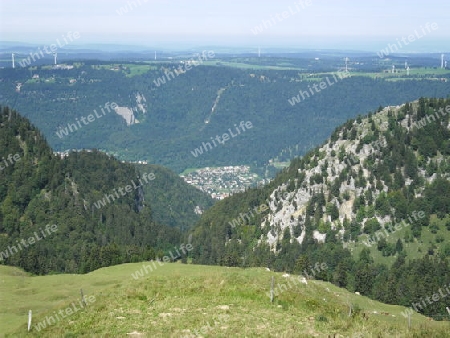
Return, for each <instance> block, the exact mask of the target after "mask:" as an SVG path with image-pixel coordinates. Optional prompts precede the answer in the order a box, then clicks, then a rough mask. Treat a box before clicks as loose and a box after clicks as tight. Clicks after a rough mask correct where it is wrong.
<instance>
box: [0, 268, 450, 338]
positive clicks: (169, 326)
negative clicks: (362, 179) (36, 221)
mask: <svg viewBox="0 0 450 338" xmlns="http://www.w3.org/2000/svg"><path fill="white" fill-rule="evenodd" d="M145 264H150V262H146V263H145ZM142 266H143V263H133V264H124V265H118V266H113V267H108V268H102V269H99V270H97V271H94V272H92V273H89V274H86V275H49V276H34V277H33V276H30V275H28V274H26V273H24V272H23V271H21V270H20V269H17V268H12V267H6V266H0V302H1V304H2V307H1V311H0V332H2V333H4V335H5V337H200V336H201V337H328V336H329V335H331V337H333V335H334V334H336V337H447V336H448V335H447V333H448V332H449V330H450V323H449V322H434V321H429V320H428V319H427V318H426V317H424V316H421V315H419V314H416V313H414V314H413V315H412V327H411V330H408V327H407V320H406V319H405V318H404V317H403V316H402V315H401V311H403V310H404V309H405V308H403V307H400V306H392V305H385V304H382V303H379V302H376V301H372V300H370V299H368V298H366V297H363V296H359V295H356V294H353V293H350V292H348V291H346V290H344V289H340V288H338V287H336V286H334V285H332V284H330V283H327V282H322V281H314V280H310V281H308V284H307V285H305V284H302V283H300V282H298V279H297V278H294V276H291V277H288V278H285V277H282V274H281V273H273V272H270V271H266V270H265V269H263V268H251V269H241V268H227V267H217V266H199V265H192V264H188V265H185V264H179V263H168V264H164V265H162V266H159V265H158V264H156V263H153V267H155V266H156V268H154V269H153V271H151V272H150V271H149V273H148V274H145V275H144V276H142V277H140V278H138V279H135V278H133V277H132V274H135V273H136V271H138V270H140V269H141V268H142ZM272 276H274V277H275V290H282V292H279V294H278V295H277V296H276V297H275V300H274V302H273V303H271V302H270V298H269V296H268V292H269V289H270V281H271V277H272ZM135 277H136V275H135ZM288 280H289V284H287V282H288ZM278 284H285V287H280V288H279V289H278V288H277V286H278ZM80 289H83V292H84V295H85V298H86V299H91V300H92V296H94V297H95V301H93V302H92V303H89V301H88V304H89V305H88V306H87V307H86V308H84V309H81V310H79V311H77V312H75V313H73V314H71V315H66V318H62V317H61V318H60V320H59V321H57V322H56V323H53V324H52V325H49V326H48V327H46V328H45V329H41V331H37V330H36V328H35V325H36V324H38V323H39V322H41V321H42V320H45V318H46V316H52V315H54V314H55V313H57V312H59V311H60V310H65V309H67V308H69V307H70V306H71V303H75V304H79V301H80V298H81V297H80ZM89 297H90V298H89ZM349 304H352V307H353V313H352V315H351V316H349ZM77 306H78V308H80V306H79V305H77ZM30 309H31V310H33V323H32V330H31V332H27V324H26V323H27V315H28V310H30ZM63 314H64V312H63Z"/></svg>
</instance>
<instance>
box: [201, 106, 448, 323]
mask: <svg viewBox="0 0 450 338" xmlns="http://www.w3.org/2000/svg"><path fill="white" fill-rule="evenodd" d="M449 107H450V100H449V99H424V98H421V99H420V100H419V101H417V102H414V103H411V104H409V103H408V104H405V105H403V106H402V107H401V108H399V109H389V110H388V111H387V113H386V114H384V115H383V117H382V116H381V114H380V113H378V112H375V113H370V114H369V115H368V116H365V117H361V116H359V117H357V118H356V119H352V120H348V121H347V122H346V123H345V124H343V125H342V126H340V127H339V128H337V129H336V130H335V131H334V132H333V134H332V136H331V137H330V138H329V139H328V140H327V142H325V143H324V144H323V146H322V147H317V148H315V149H313V150H311V151H310V152H308V153H307V154H306V155H305V156H304V157H302V158H297V159H295V160H293V161H292V162H291V165H290V166H289V167H288V168H286V169H284V170H283V171H282V172H280V173H279V174H278V175H277V176H276V177H275V179H274V180H273V181H272V182H271V183H270V184H269V185H267V186H265V187H263V188H259V189H249V190H248V191H246V192H244V193H241V194H236V195H233V196H231V197H230V198H228V199H226V200H224V201H220V202H218V203H217V204H216V205H215V206H213V207H212V208H211V209H209V210H208V211H207V212H206V213H205V214H204V215H203V217H202V219H201V220H200V222H199V223H198V224H197V226H196V227H195V229H194V240H195V241H198V242H200V243H202V245H201V246H197V247H196V248H194V249H195V250H194V251H193V253H192V255H193V261H194V262H195V263H198V264H213V265H224V266H243V267H248V266H267V267H269V268H271V269H274V270H276V271H287V272H290V273H302V272H303V271H304V270H305V269H308V268H309V267H310V266H311V265H314V264H315V263H317V262H318V263H322V262H325V263H327V266H328V267H329V269H328V270H326V271H322V272H320V273H318V274H317V275H316V276H315V277H316V278H319V279H323V280H327V281H331V282H333V283H335V284H336V285H338V286H340V287H346V288H348V289H349V290H352V291H358V292H360V293H361V294H363V295H367V296H369V297H372V298H374V299H377V300H381V301H383V302H386V303H390V304H401V305H405V306H410V305H411V303H412V302H419V300H420V298H421V297H425V296H429V295H432V294H433V293H436V292H437V290H438V289H440V288H443V287H444V286H447V285H448V284H449V283H450V265H449V258H450V244H449V242H448V240H445V239H446V238H447V239H448V237H447V235H448V234H449V233H450V181H449V173H450V141H449V140H450V131H449V123H450V114H442V113H439V112H440V111H441V112H444V113H445V109H446V108H447V109H448V110H450V108H449ZM381 110H382V109H381V108H380V109H379V111H381ZM448 110H447V111H448ZM384 117H385V118H386V120H383V119H384ZM423 121H426V123H423V124H420V122H423ZM382 126H383V127H382ZM380 140H382V142H380V143H382V144H383V146H380V147H378V148H377V149H376V150H374V151H372V152H370V153H368V155H367V156H366V157H364V158H363V157H362V156H360V157H358V158H355V157H352V156H351V152H350V151H349V149H354V148H356V150H355V151H356V154H362V153H363V148H364V147H365V146H366V145H369V144H372V143H373V142H377V141H380ZM345 142H348V143H345ZM337 144H341V146H340V147H337V146H336V145H337ZM344 144H350V146H348V147H347V148H346V147H345V146H344ZM329 149H332V150H331V151H329ZM334 149H337V151H335V150H334ZM336 159H337V160H338V163H339V165H340V166H341V167H342V168H343V169H342V170H341V171H340V173H339V175H336V178H335V179H334V180H331V179H329V176H330V175H329V172H334V170H337V167H336V166H335V163H336V162H334V161H335V160H336ZM332 163H333V164H332ZM330 167H331V168H330ZM309 172H312V173H313V175H310V176H308V177H309V179H306V177H307V174H308V173H309ZM318 185H319V186H321V188H320V190H317V189H316V190H315V189H313V188H315V187H316V186H318ZM344 187H345V189H344ZM347 187H351V189H350V190H347ZM299 189H306V190H309V191H310V192H311V198H310V199H309V200H308V201H307V203H306V204H305V205H304V207H302V209H297V201H298V200H297V199H295V198H293V196H294V195H295V193H296V192H297V191H299ZM283 192H284V193H287V196H288V197H287V198H284V197H283V196H282V195H283V194H284V193H283ZM346 202H352V207H351V214H352V217H347V216H344V217H343V216H342V214H340V212H341V211H342V205H344V204H345V203H346ZM261 205H266V206H268V207H267V208H265V209H261V212H253V213H250V211H249V210H254V208H255V207H258V206H261ZM283 210H284V211H286V212H287V210H292V213H291V215H292V216H291V219H290V223H289V225H290V226H288V227H285V228H284V229H282V228H281V227H280V224H279V222H280V221H279V220H280V219H279V218H278V221H276V220H277V218H276V217H272V216H273V215H276V214H277V213H278V212H280V213H281V212H282V211H283ZM418 211H421V212H423V215H424V217H422V218H420V219H418V220H417V221H415V222H413V223H411V227H410V228H409V229H408V230H407V231H406V232H405V234H404V236H402V237H400V238H398V240H397V241H396V242H393V243H391V242H388V241H386V240H385V238H383V237H382V238H381V239H380V238H378V239H379V240H378V241H376V245H375V247H374V248H375V250H377V251H378V252H380V253H381V254H382V256H383V257H387V256H392V257H394V260H395V262H394V263H393V264H392V265H390V266H388V265H386V264H383V263H380V261H379V260H377V259H374V257H372V253H373V252H372V253H371V251H370V250H369V249H368V248H367V247H365V246H364V245H362V244H361V243H362V241H363V240H365V239H366V238H367V236H371V235H374V234H375V233H376V232H377V231H380V230H384V229H387V228H388V225H389V223H387V224H385V225H383V224H380V222H379V220H380V219H390V220H391V222H392V224H394V223H398V222H400V221H401V220H404V219H407V218H408V216H409V215H412V214H413V213H414V212H416V213H417V212H418ZM298 212H301V214H300V216H299V214H298ZM246 215H247V216H246ZM249 215H251V217H250V216H249ZM293 215H296V216H295V217H294V216H293ZM234 219H240V221H239V222H234V223H233V220H234ZM324 220H326V221H324ZM431 220H433V221H432V222H431ZM425 228H426V229H428V228H429V229H430V231H431V233H432V234H433V233H437V231H440V232H439V234H437V235H435V236H434V238H433V241H430V243H428V242H423V240H422V238H421V237H422V234H423V231H424V229H425ZM317 231H318V232H319V233H323V234H326V240H325V242H321V241H319V240H318V239H317V238H316V237H315V236H314V235H313V234H314V233H315V232H317ZM442 234H444V235H442ZM301 235H304V238H303V237H301ZM299 236H300V237H299ZM269 238H277V240H276V241H275V242H273V243H272V244H269ZM299 238H303V242H302V243H301V244H299V242H298V239H299ZM358 243H360V245H362V246H363V247H364V249H363V250H360V252H359V254H358V255H355V254H353V253H352V249H350V247H357V246H354V245H358ZM410 243H423V244H422V247H424V248H425V250H422V252H421V253H420V252H419V256H418V257H417V255H416V257H415V258H413V257H409V256H408V254H407V252H410V251H407V247H409V246H410ZM351 245H353V246H351ZM419 310H420V312H422V313H424V314H426V315H428V316H434V317H435V318H436V319H440V318H442V317H441V316H442V315H443V314H445V302H433V304H431V305H428V304H427V306H425V307H423V309H419Z"/></svg>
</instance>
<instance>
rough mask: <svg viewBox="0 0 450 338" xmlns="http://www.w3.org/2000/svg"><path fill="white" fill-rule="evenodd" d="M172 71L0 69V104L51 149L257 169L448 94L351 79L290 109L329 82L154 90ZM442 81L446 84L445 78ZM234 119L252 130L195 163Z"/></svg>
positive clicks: (220, 73) (193, 78) (200, 79)
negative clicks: (385, 111)
mask: <svg viewBox="0 0 450 338" xmlns="http://www.w3.org/2000/svg"><path fill="white" fill-rule="evenodd" d="M287 61H289V60H287ZM218 62H219V61H218ZM178 66H179V61H177V62H175V61H174V62H172V63H168V62H161V63H155V64H134V65H133V64H129V65H117V66H115V67H113V66H112V65H111V64H106V63H101V62H89V63H88V62H86V63H84V64H83V63H74V67H73V68H72V69H52V68H51V67H45V66H42V67H41V66H37V67H35V68H29V69H25V68H22V69H0V79H1V80H2V81H0V91H1V92H2V96H0V103H2V104H4V105H9V106H11V107H13V108H14V109H16V110H18V111H20V112H21V113H23V114H24V116H26V117H28V118H29V119H30V120H31V121H32V122H33V123H34V124H35V125H36V126H38V127H39V129H40V130H41V131H42V132H43V133H44V135H45V136H46V138H47V140H48V141H49V143H50V145H51V146H52V148H53V149H54V150H57V151H65V150H66V149H102V150H105V151H107V152H108V153H112V154H114V155H117V156H118V157H119V158H122V159H127V160H132V161H136V160H148V161H149V162H151V163H156V164H161V165H164V166H167V167H170V168H171V169H172V170H175V171H176V172H178V173H180V172H182V171H183V170H184V169H186V168H202V167H206V166H226V165H241V164H246V165H251V166H253V167H262V166H265V165H266V164H267V162H268V161H269V160H270V159H272V158H274V157H278V160H280V161H288V160H290V159H291V158H293V157H294V156H298V155H304V154H305V153H306V151H308V150H309V149H311V147H312V146H314V145H317V144H320V143H321V142H322V141H323V140H324V139H326V138H327V136H328V135H329V134H330V133H331V132H332V131H333V130H334V129H335V128H336V126H338V125H339V124H341V123H344V122H345V121H346V120H347V119H349V118H354V117H355V116H356V115H357V114H358V113H362V112H368V111H371V110H374V109H376V108H377V107H379V106H380V105H382V106H386V105H396V104H401V103H403V102H406V101H412V100H416V99H418V98H419V97H421V96H438V97H443V96H445V95H447V93H448V88H449V84H448V82H445V81H436V80H431V79H426V78H424V79H420V78H417V79H414V80H411V79H402V80H401V81H387V80H385V79H381V78H369V77H365V76H353V75H352V76H350V77H348V78H345V79H342V80H339V82H338V83H335V84H333V85H332V86H330V87H329V88H327V89H326V91H324V92H322V93H317V94H315V95H312V96H311V97H309V98H307V99H306V100H303V101H302V102H299V103H297V104H295V105H294V106H292V105H291V104H290V103H289V100H290V99H291V98H292V97H294V96H296V95H298V94H299V91H300V90H301V91H305V90H308V86H309V85H312V84H313V83H314V82H317V83H319V81H326V78H327V77H330V78H331V75H330V73H328V74H320V73H316V74H314V78H311V76H310V75H311V74H310V70H309V69H304V70H302V71H298V70H274V69H236V68H232V67H225V66H221V65H201V66H198V67H194V68H192V69H191V70H189V71H187V72H185V73H182V74H180V75H179V76H177V77H175V78H173V79H172V78H170V77H169V78H170V81H169V80H167V79H166V83H165V84H161V85H160V86H156V85H155V81H157V80H158V79H159V78H161V77H164V78H165V74H166V72H168V71H171V70H173V69H174V68H176V67H178ZM442 77H443V78H444V80H447V81H448V74H443V75H442ZM333 81H334V80H333ZM369 92H370V94H371V95H367V93H369ZM113 103H115V104H117V105H118V106H120V107H127V108H129V111H128V112H131V111H132V112H133V116H134V118H135V119H136V120H138V121H139V123H135V124H133V125H127V123H126V122H125V120H124V119H123V118H122V117H121V116H119V115H118V114H116V113H114V112H113V111H112V109H109V110H108V109H107V108H105V106H106V105H108V104H109V105H112V104H113ZM108 107H109V106H108ZM102 109H103V111H104V112H105V114H103V113H102V112H101V110H102ZM94 110H95V111H96V112H97V114H98V116H100V117H99V118H97V117H96V115H95V113H94ZM89 114H92V115H93V116H94V119H95V120H94V121H93V122H90V123H87V124H86V125H85V124H83V123H82V122H81V117H84V118H85V119H86V117H87V116H88V115H89ZM77 121H79V122H80V125H81V127H80V126H78V127H76V128H75V127H73V128H72V129H73V132H68V134H67V135H66V136H64V135H61V133H60V132H61V130H62V129H65V128H68V125H70V124H72V125H75V126H76V125H77ZM241 121H250V122H251V123H252V125H253V128H252V129H251V130H249V131H248V132H246V133H242V134H241V135H240V136H239V140H237V139H234V140H231V141H229V142H227V143H226V144H225V145H224V146H220V147H217V148H214V151H210V152H207V153H203V154H202V155H201V156H197V157H194V156H192V153H191V151H193V150H194V149H195V148H197V147H200V146H201V145H202V142H207V141H209V140H210V138H211V137H215V136H216V135H222V134H223V133H224V132H226V131H227V130H228V128H233V125H234V124H239V123H240V122H241ZM75 129H76V130H75ZM58 132H59V133H60V135H59V136H62V137H59V136H58ZM142 140H145V142H143V141H142ZM249 145H251V146H249ZM280 152H283V154H282V155H280Z"/></svg>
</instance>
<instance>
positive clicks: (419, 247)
mask: <svg viewBox="0 0 450 338" xmlns="http://www.w3.org/2000/svg"><path fill="white" fill-rule="evenodd" d="M445 223H446V219H444V220H439V219H438V218H437V217H436V215H432V216H431V220H430V226H428V227H423V228H422V233H421V236H420V238H419V239H415V240H414V242H412V243H405V242H404V238H405V234H406V232H408V231H411V230H410V227H403V228H401V229H400V230H398V231H396V232H394V233H392V234H390V235H389V236H387V237H384V238H385V239H386V242H388V243H391V244H395V243H396V242H397V240H398V239H401V240H402V242H403V250H404V251H405V253H406V255H407V257H408V259H418V258H422V257H424V256H425V255H427V254H428V249H429V248H430V247H431V246H432V245H433V244H434V245H435V246H436V248H437V250H442V249H443V247H444V246H445V244H446V243H450V231H447V230H446V228H445ZM432 224H437V226H438V227H439V230H437V232H436V234H434V233H432V231H431V225H432ZM438 236H441V237H442V238H443V239H444V241H443V242H441V243H436V238H437V237H438ZM365 240H367V235H360V236H359V242H357V243H350V244H348V248H349V249H350V250H351V252H352V255H353V257H354V258H358V257H359V254H360V252H361V251H362V250H363V249H364V248H368V247H367V246H366V245H365V244H364V243H363V242H362V241H365ZM369 250H370V253H371V255H372V258H373V259H374V261H375V262H376V263H381V264H386V265H387V266H391V265H392V264H393V263H394V262H395V261H396V259H397V255H395V256H388V257H384V256H383V255H382V253H381V251H378V249H377V245H376V243H375V244H374V245H372V246H371V247H369ZM435 251H436V250H435Z"/></svg>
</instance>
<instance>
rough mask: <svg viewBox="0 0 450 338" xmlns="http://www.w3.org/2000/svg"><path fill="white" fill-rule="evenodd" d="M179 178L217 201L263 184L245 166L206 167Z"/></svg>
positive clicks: (186, 173)
mask: <svg viewBox="0 0 450 338" xmlns="http://www.w3.org/2000/svg"><path fill="white" fill-rule="evenodd" d="M180 176H181V177H182V178H183V179H184V181H185V182H186V183H188V184H191V185H193V186H195V187H196V188H197V189H200V190H201V191H204V192H206V193H208V194H209V195H211V197H212V198H215V199H218V200H222V199H224V198H225V197H228V196H230V195H232V194H235V193H238V192H242V191H245V189H246V188H248V187H252V186H256V185H257V184H258V185H259V184H264V183H265V182H264V181H263V180H261V178H260V177H259V176H258V175H257V174H255V173H252V172H251V171H250V167H249V166H245V165H240V166H226V167H215V168H210V167H206V168H202V169H196V170H190V171H186V172H185V173H183V174H182V175H180Z"/></svg>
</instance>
